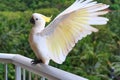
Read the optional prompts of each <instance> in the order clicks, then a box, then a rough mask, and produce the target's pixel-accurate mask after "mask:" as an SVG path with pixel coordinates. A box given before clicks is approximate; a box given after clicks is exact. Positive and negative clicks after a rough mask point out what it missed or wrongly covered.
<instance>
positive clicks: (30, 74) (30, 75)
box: [29, 72, 32, 80]
mask: <svg viewBox="0 0 120 80" xmlns="http://www.w3.org/2000/svg"><path fill="white" fill-rule="evenodd" d="M31 78H32V73H31V72H29V80H31Z"/></svg>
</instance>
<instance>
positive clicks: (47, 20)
mask: <svg viewBox="0 0 120 80" xmlns="http://www.w3.org/2000/svg"><path fill="white" fill-rule="evenodd" d="M42 17H43V19H45V21H46V22H50V20H51V18H52V16H51V17H46V16H44V15H42Z"/></svg>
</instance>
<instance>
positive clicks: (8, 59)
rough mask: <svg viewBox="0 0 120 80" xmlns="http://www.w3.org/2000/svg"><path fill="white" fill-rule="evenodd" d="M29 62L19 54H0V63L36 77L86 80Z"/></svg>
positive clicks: (28, 59)
mask: <svg viewBox="0 0 120 80" xmlns="http://www.w3.org/2000/svg"><path fill="white" fill-rule="evenodd" d="M31 60H32V59H30V58H27V57H24V56H22V55H19V54H5V53H0V62H4V63H12V64H14V65H17V66H20V67H22V68H24V69H26V70H28V71H30V72H33V73H35V74H37V75H40V76H44V77H46V78H47V79H49V80H88V79H85V78H83V77H80V76H77V75H75V74H72V73H69V72H66V71H63V70H60V69H57V68H55V67H52V66H49V65H45V64H42V63H41V64H37V65H32V64H31Z"/></svg>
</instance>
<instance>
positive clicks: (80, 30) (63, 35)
mask: <svg viewBox="0 0 120 80" xmlns="http://www.w3.org/2000/svg"><path fill="white" fill-rule="evenodd" d="M92 1H93V0H86V1H84V0H76V2H75V3H74V4H73V5H71V6H70V7H69V8H67V9H66V10H65V11H64V12H62V13H61V14H60V15H58V16H57V17H56V18H55V19H54V20H53V21H52V22H51V23H50V24H49V25H48V26H47V27H46V28H45V29H44V30H43V31H42V32H41V33H40V34H41V36H42V37H43V38H45V40H46V46H47V47H46V48H47V49H48V52H49V53H48V54H49V56H50V58H51V59H52V60H53V61H55V62H56V63H59V64H61V63H62V62H64V60H65V58H66V56H67V55H68V53H69V52H70V50H72V48H73V47H74V46H75V43H77V42H78V40H81V39H82V38H83V37H86V36H87V35H89V34H91V33H92V32H97V31H98V30H97V29H96V28H94V27H92V26H91V25H103V24H106V23H107V21H108V19H107V18H105V17H100V16H99V15H104V14H107V13H108V11H105V10H104V9H107V8H108V7H109V6H108V5H105V4H102V3H97V2H92Z"/></svg>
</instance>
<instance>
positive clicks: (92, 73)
mask: <svg viewBox="0 0 120 80" xmlns="http://www.w3.org/2000/svg"><path fill="white" fill-rule="evenodd" d="M98 1H99V2H102V3H106V4H110V5H111V6H110V9H113V10H114V11H111V12H110V13H109V14H108V15H106V17H108V18H109V19H110V21H109V23H108V24H107V25H105V26H96V28H98V29H99V32H97V33H93V34H92V35H89V36H87V37H86V38H84V39H82V40H81V41H79V42H78V43H77V44H76V46H75V47H74V49H73V50H72V51H71V52H70V54H69V55H68V57H67V59H66V61H65V62H64V63H63V64H62V65H59V64H55V63H54V62H52V61H51V63H50V65H52V66H55V67H57V68H60V69H63V70H65V71H69V72H72V73H74V74H77V75H80V76H83V77H86V78H88V79H90V80H112V78H111V74H113V75H114V80H119V79H118V77H120V68H119V66H120V36H119V35H120V25H119V21H120V15H119V14H120V11H119V9H120V1H119V0H98ZM73 2H74V0H0V16H1V17H0V52H3V53H14V54H21V55H24V56H26V57H30V58H34V57H35V55H34V53H33V51H32V50H31V48H30V46H29V43H28V35H29V32H30V29H31V26H32V25H31V24H30V23H29V19H30V18H31V15H32V13H34V12H38V13H42V14H44V15H46V16H53V18H54V17H55V16H56V15H57V14H58V13H60V12H61V11H62V10H64V9H65V8H66V7H68V6H69V5H71V4H72V3H73ZM13 3H14V4H13ZM8 4H9V6H8ZM3 68H4V66H3V65H1V64H0V74H3ZM13 68H14V66H12V65H9V72H10V74H9V80H14V76H13V75H12V74H14V70H13ZM0 80H3V76H1V75H0Z"/></svg>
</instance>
